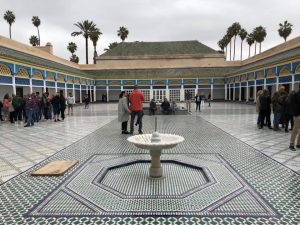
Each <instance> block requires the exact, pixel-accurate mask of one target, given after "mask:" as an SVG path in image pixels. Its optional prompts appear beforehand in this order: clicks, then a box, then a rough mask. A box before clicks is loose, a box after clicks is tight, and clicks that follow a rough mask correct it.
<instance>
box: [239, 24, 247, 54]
mask: <svg viewBox="0 0 300 225" xmlns="http://www.w3.org/2000/svg"><path fill="white" fill-rule="evenodd" d="M247 35H248V33H247V31H246V30H245V29H241V30H240V32H239V36H240V38H241V60H243V41H244V40H245V38H246V37H247Z"/></svg>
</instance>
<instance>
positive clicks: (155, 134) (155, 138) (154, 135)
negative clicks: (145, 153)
mask: <svg viewBox="0 0 300 225" xmlns="http://www.w3.org/2000/svg"><path fill="white" fill-rule="evenodd" d="M151 142H152V143H158V142H161V137H160V135H159V133H158V132H157V117H155V129H154V132H153V133H152V136H151Z"/></svg>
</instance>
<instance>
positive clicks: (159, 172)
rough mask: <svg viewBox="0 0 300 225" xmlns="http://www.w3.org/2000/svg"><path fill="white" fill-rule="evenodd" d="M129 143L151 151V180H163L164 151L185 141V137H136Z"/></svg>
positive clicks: (132, 137)
mask: <svg viewBox="0 0 300 225" xmlns="http://www.w3.org/2000/svg"><path fill="white" fill-rule="evenodd" d="M127 141H129V142H130V143H132V144H134V145H135V146H136V147H138V148H141V149H147V150H149V151H150V156H151V166H150V168H149V178H152V179H162V178H164V175H163V168H162V166H161V161H160V156H161V152H162V149H171V148H174V147H175V146H176V145H178V144H179V143H181V142H183V141H184V137H182V136H179V135H175V134H160V133H158V132H154V133H153V134H142V135H134V136H131V137H129V138H127Z"/></svg>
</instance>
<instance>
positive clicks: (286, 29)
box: [278, 20, 293, 42]
mask: <svg viewBox="0 0 300 225" xmlns="http://www.w3.org/2000/svg"><path fill="white" fill-rule="evenodd" d="M292 26H293V24H291V23H289V22H288V21H287V20H286V21H284V23H283V24H282V23H280V24H279V29H278V33H279V36H280V37H282V38H283V39H284V42H286V39H287V37H288V36H289V35H290V34H291V33H292Z"/></svg>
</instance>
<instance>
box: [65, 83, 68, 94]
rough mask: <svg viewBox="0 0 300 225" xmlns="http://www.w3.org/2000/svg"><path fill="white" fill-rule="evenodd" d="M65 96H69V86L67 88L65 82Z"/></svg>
mask: <svg viewBox="0 0 300 225" xmlns="http://www.w3.org/2000/svg"><path fill="white" fill-rule="evenodd" d="M65 96H66V97H67V96H68V88H67V83H65Z"/></svg>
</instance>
